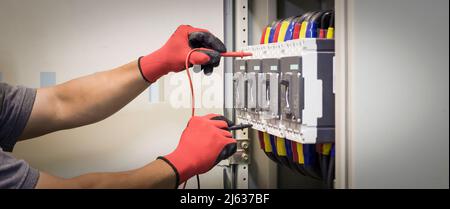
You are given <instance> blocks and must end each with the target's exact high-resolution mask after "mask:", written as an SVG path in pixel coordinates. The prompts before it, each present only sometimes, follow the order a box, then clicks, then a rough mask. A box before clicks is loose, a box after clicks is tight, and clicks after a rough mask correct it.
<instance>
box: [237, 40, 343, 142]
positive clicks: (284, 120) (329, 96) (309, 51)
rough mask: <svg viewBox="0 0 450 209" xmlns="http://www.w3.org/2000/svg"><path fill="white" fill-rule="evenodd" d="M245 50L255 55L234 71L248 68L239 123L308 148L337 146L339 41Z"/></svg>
mask: <svg viewBox="0 0 450 209" xmlns="http://www.w3.org/2000/svg"><path fill="white" fill-rule="evenodd" d="M242 50H244V51H248V52H252V53H253V56H251V57H247V58H242V59H236V60H235V67H238V66H243V65H245V66H246V68H247V73H246V77H245V79H246V82H247V83H246V84H247V85H246V92H247V93H246V97H247V98H246V100H245V101H246V105H247V108H246V109H245V111H244V112H243V114H241V115H237V118H238V119H239V120H240V121H241V122H248V123H251V124H253V125H254V126H253V128H254V129H257V130H259V131H263V132H267V133H269V134H271V135H274V136H277V137H282V138H286V139H289V140H293V141H297V142H300V143H303V144H315V143H327V142H334V92H333V72H334V71H333V57H334V40H332V39H316V38H305V39H299V40H292V41H288V42H281V43H269V44H265V45H258V46H248V47H246V48H244V49H242ZM243 63H245V64H243ZM244 68H245V67H244ZM234 72H235V75H234V78H235V79H237V78H238V77H239V76H240V75H236V73H239V71H237V70H236V69H235V71H234ZM235 85H239V84H238V83H237V82H235ZM235 89H242V88H241V87H238V86H235ZM236 96H237V95H236ZM235 98H236V97H235ZM236 100H238V98H236ZM239 100H241V99H239ZM236 102H237V101H236ZM236 107H237V106H236Z"/></svg>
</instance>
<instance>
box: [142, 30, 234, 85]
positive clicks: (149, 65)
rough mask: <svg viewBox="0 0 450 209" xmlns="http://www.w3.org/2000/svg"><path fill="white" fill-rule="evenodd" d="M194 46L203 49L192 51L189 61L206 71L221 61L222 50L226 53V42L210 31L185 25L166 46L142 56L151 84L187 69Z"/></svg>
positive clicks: (210, 70)
mask: <svg viewBox="0 0 450 209" xmlns="http://www.w3.org/2000/svg"><path fill="white" fill-rule="evenodd" d="M193 48H201V49H200V50H198V51H195V52H193V53H192V54H191V56H190V60H189V62H190V63H191V64H194V65H202V70H203V72H204V73H205V74H209V73H211V72H212V69H213V67H217V66H218V65H219V62H220V53H222V52H225V51H226V48H225V45H224V44H223V43H222V41H220V40H219V39H218V38H217V37H215V36H214V35H213V34H211V33H210V32H209V31H207V30H205V29H200V28H194V27H192V26H190V25H181V26H179V27H178V28H177V30H176V31H175V32H174V33H173V34H172V36H171V37H170V38H169V40H168V41H167V42H166V43H165V44H164V46H163V47H161V48H160V49H158V50H156V51H155V52H153V53H151V54H149V55H147V56H143V57H140V58H139V61H138V62H139V63H138V65H139V70H140V71H141V73H142V76H143V77H144V79H145V80H147V81H148V82H150V83H153V82H155V81H156V80H157V79H158V78H160V77H161V76H163V75H166V74H167V73H169V72H179V71H182V70H184V69H185V60H186V56H187V54H188V53H189V51H190V50H192V49H193Z"/></svg>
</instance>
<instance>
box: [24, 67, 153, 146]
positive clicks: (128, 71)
mask: <svg viewBox="0 0 450 209" xmlns="http://www.w3.org/2000/svg"><path fill="white" fill-rule="evenodd" d="M148 85H149V84H148V83H147V82H146V81H145V80H144V79H143V78H142V76H141V74H140V72H139V69H138V66H137V61H133V62H131V63H128V64H126V65H123V66H121V67H118V68H115V69H112V70H109V71H104V72H98V73H95V74H91V75H88V76H84V77H81V78H77V79H74V80H71V81H68V82H65V83H62V84H60V85H56V86H54V87H50V88H42V89H38V91H37V95H36V100H35V103H34V106H33V111H32V113H31V116H30V120H29V122H28V124H27V127H26V128H25V131H24V134H23V136H22V137H21V138H22V139H26V138H32V137H36V136H40V135H43V134H46V133H49V132H53V131H57V130H61V129H68V128H74V127H78V126H83V125H87V124H91V123H95V122H97V121H100V120H103V119H105V118H107V117H108V116H110V115H112V114H113V113H115V112H117V111H118V110H120V109H121V108H122V107H123V106H125V105H126V104H128V103H129V102H130V101H131V100H133V99H134V98H135V97H136V96H138V95H139V94H140V93H141V92H142V91H143V90H145V89H146V88H147V87H148Z"/></svg>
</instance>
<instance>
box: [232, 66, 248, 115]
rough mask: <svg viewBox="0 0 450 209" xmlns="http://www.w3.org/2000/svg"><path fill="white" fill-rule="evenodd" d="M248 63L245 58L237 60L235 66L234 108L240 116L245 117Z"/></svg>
mask: <svg viewBox="0 0 450 209" xmlns="http://www.w3.org/2000/svg"><path fill="white" fill-rule="evenodd" d="M246 73H247V64H246V61H245V60H236V61H235V62H234V67H233V93H234V102H233V103H234V104H233V106H234V108H235V110H236V115H237V116H238V117H243V114H244V112H245V110H246V108H247V78H246V76H247V74H246Z"/></svg>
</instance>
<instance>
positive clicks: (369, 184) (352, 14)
mask: <svg viewBox="0 0 450 209" xmlns="http://www.w3.org/2000/svg"><path fill="white" fill-rule="evenodd" d="M348 18H349V19H348V24H349V25H348V31H347V32H348V37H349V40H348V41H349V43H348V44H349V45H348V50H349V51H348V53H349V57H348V62H349V63H348V65H349V68H348V73H349V74H348V86H349V103H348V105H349V109H348V110H349V137H350V138H349V153H348V154H349V157H350V161H349V168H350V173H349V174H350V175H349V177H350V179H349V180H350V182H349V183H350V187H353V188H448V187H449V170H448V169H449V128H448V127H449V58H448V57H449V48H448V46H449V28H448V25H449V2H448V1H447V0H430V1H424V0H395V1H393V0H378V1H373V0H357V1H356V0H351V1H348ZM337 30H339V28H337Z"/></svg>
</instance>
